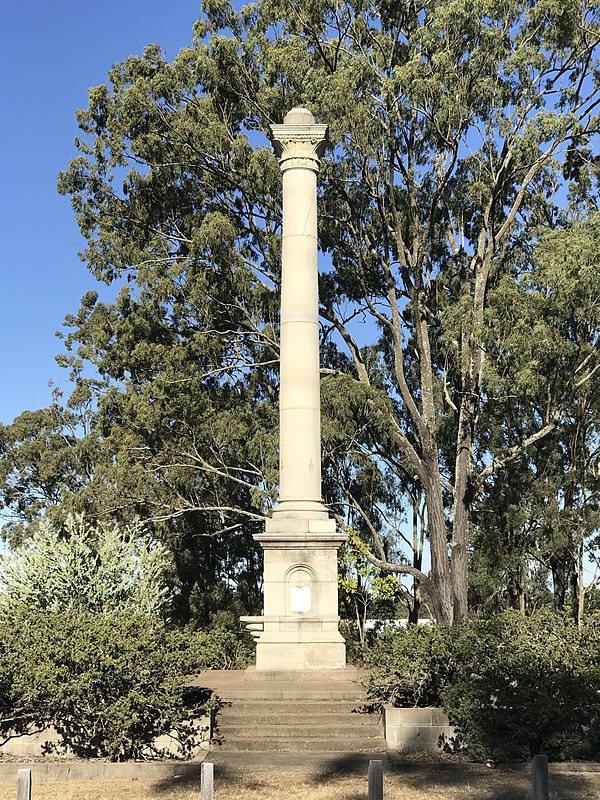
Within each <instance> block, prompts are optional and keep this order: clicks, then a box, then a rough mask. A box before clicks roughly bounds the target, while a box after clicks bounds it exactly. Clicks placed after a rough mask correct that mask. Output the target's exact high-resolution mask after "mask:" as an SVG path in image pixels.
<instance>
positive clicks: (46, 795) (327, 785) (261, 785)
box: [0, 765, 600, 800]
mask: <svg viewBox="0 0 600 800" xmlns="http://www.w3.org/2000/svg"><path fill="white" fill-rule="evenodd" d="M451 773H452V774H451ZM384 794H385V797H386V799H387V800H529V798H530V797H531V788H530V784H529V776H528V775H527V774H526V773H525V772H508V771H502V770H499V769H498V770H489V771H487V772H484V771H482V770H471V769H465V771H464V772H459V771H456V770H451V771H444V770H435V771H429V770H428V769H427V767H426V766H425V765H419V767H418V768H415V767H408V768H407V769H405V770H402V771H401V772H399V773H396V774H386V776H385V786H384ZM550 796H551V800H600V773H575V774H560V775H552V776H551V793H550ZM14 797H15V786H14V785H9V784H3V785H0V800H9V798H10V800H13V798H14ZM366 797H367V780H366V777H363V776H356V775H336V774H331V775H326V774H323V773H314V774H305V773H297V772H294V773H278V772H246V773H239V774H238V775H236V776H232V777H229V778H221V779H219V780H217V779H216V780H215V800H296V798H301V799H302V800H366ZM199 798H200V791H199V788H198V786H197V784H196V783H195V782H190V781H185V780H183V779H174V780H168V781H146V780H105V781H85V782H65V783H47V784H38V785H34V787H33V800H199Z"/></svg>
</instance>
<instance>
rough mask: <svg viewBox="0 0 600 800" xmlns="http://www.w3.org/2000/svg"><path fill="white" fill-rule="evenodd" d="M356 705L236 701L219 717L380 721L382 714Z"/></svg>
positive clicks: (228, 704)
mask: <svg viewBox="0 0 600 800" xmlns="http://www.w3.org/2000/svg"><path fill="white" fill-rule="evenodd" d="M358 708H359V706H358V705H357V704H356V703H348V704H347V705H345V706H344V705H343V704H342V703H306V704H303V703H297V702H294V701H291V702H289V703H288V702H287V701H285V700H274V701H264V702H261V703H249V702H244V701H234V702H232V703H226V704H225V705H223V706H222V707H221V709H220V710H219V715H220V716H221V717H222V718H223V719H230V718H240V719H241V718H243V719H259V718H260V719H286V720H287V721H292V720H296V719H316V718H320V719H321V718H325V719H332V720H335V721H344V720H346V719H350V720H356V719H369V718H372V719H379V718H380V714H367V713H361V712H359V711H358V710H357V709H358Z"/></svg>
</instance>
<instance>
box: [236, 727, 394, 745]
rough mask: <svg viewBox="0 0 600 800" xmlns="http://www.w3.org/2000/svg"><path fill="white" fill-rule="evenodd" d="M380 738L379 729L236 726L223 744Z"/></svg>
mask: <svg viewBox="0 0 600 800" xmlns="http://www.w3.org/2000/svg"><path fill="white" fill-rule="evenodd" d="M381 736H382V733H381V730H380V729H379V728H358V729H355V730H352V729H351V728H335V727H333V726H327V727H323V728H311V727H309V726H304V730H303V731H297V730H294V731H290V730H285V729H280V730H276V729H274V728H271V727H264V728H261V727H252V728H250V729H248V730H244V728H243V727H240V726H236V727H235V728H234V727H231V728H228V729H227V736H226V737H224V738H223V742H224V743H225V744H227V742H230V741H236V742H239V741H242V740H243V741H252V742H254V743H255V744H256V746H257V747H258V745H259V743H260V742H261V741H263V740H265V739H276V740H278V741H279V740H280V739H281V740H285V741H299V742H308V741H313V740H315V739H336V740H340V741H350V740H356V739H378V738H380V737H381Z"/></svg>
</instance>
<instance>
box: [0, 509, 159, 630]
mask: <svg viewBox="0 0 600 800" xmlns="http://www.w3.org/2000/svg"><path fill="white" fill-rule="evenodd" d="M169 564H170V556H169V554H168V552H167V550H166V548H165V547H164V546H163V545H161V544H160V543H159V542H157V541H153V540H152V539H151V538H150V537H148V536H146V535H144V534H142V532H141V531H140V530H139V529H138V528H136V527H135V526H128V527H120V526H118V525H116V524H114V523H111V524H104V523H98V524H96V525H91V524H90V523H89V522H87V521H86V519H85V518H84V517H83V516H82V515H81V514H75V515H69V516H68V517H67V518H66V520H65V521H64V523H62V524H60V523H58V522H56V521H53V520H48V519H44V520H41V522H40V523H39V527H38V529H37V530H36V531H35V533H34V534H33V535H32V537H31V538H30V539H28V540H27V541H26V542H25V543H24V544H22V545H21V547H19V548H18V549H17V550H15V551H14V552H13V553H10V554H9V555H6V556H4V557H3V558H2V559H0V615H3V616H10V615H12V614H13V613H15V611H16V610H17V609H18V608H23V607H24V608H29V609H45V610H47V611H50V612H61V611H72V612H75V613H79V612H83V611H96V612H102V611H107V610H109V611H116V610H124V609H130V610H132V611H136V612H139V611H141V612H144V613H158V612H160V611H162V610H163V608H164V606H165V604H166V602H167V599H168V598H167V594H168V588H167V585H166V581H165V572H166V570H167V568H168V566H169Z"/></svg>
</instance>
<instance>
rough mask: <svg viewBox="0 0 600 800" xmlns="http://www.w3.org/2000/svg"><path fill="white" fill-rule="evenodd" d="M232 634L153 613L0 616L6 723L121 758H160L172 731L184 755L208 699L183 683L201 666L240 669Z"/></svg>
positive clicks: (0, 687)
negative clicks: (160, 744) (173, 622)
mask: <svg viewBox="0 0 600 800" xmlns="http://www.w3.org/2000/svg"><path fill="white" fill-rule="evenodd" d="M245 663H246V653H245V652H244V648H243V647H240V645H239V643H238V642H237V641H236V637H235V635H234V634H232V633H231V632H227V631H222V630H219V631H214V632H212V633H190V632H187V633H186V632H182V631H176V630H169V629H167V628H166V627H165V625H164V623H162V622H161V621H160V620H159V619H158V618H157V617H155V616H148V615H145V614H136V613H133V612H132V611H127V612H114V613H107V614H91V613H82V614H77V615H75V614H73V613H70V612H65V613H47V612H40V611H29V610H23V609H20V610H18V611H17V612H16V613H15V614H14V616H13V617H12V618H11V619H10V620H8V619H4V620H2V621H0V675H1V678H0V713H1V718H0V726H1V728H2V730H3V731H4V732H9V731H11V730H12V731H14V730H16V731H18V732H27V731H32V730H35V729H36V728H39V727H44V726H47V725H53V726H55V727H56V728H57V730H58V731H59V733H61V735H62V736H63V739H64V741H65V743H66V744H67V745H68V746H69V747H70V748H71V749H72V750H73V751H74V752H75V753H76V754H78V755H82V756H87V757H98V758H107V759H110V760H124V759H129V758H149V757H156V756H160V755H163V754H162V753H161V751H160V749H159V748H157V747H156V746H155V745H153V744H152V741H153V739H155V738H156V737H157V736H160V735H162V734H169V735H171V736H172V737H173V739H174V741H176V742H179V745H180V754H181V755H185V753H186V752H187V749H186V748H189V747H190V746H191V745H192V743H193V741H194V739H195V738H197V736H198V734H199V731H198V729H197V726H196V725H195V724H193V722H192V721H193V719H194V718H195V717H197V716H198V715H200V714H202V713H203V711H204V709H205V704H206V701H207V699H208V698H207V696H206V695H202V694H201V693H200V694H198V693H197V692H196V693H194V692H193V691H191V690H189V689H186V688H185V686H184V684H185V677H186V676H189V675H192V674H195V673H197V672H198V671H199V670H201V669H211V668H214V669H228V668H239V667H241V666H244V665H245Z"/></svg>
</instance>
